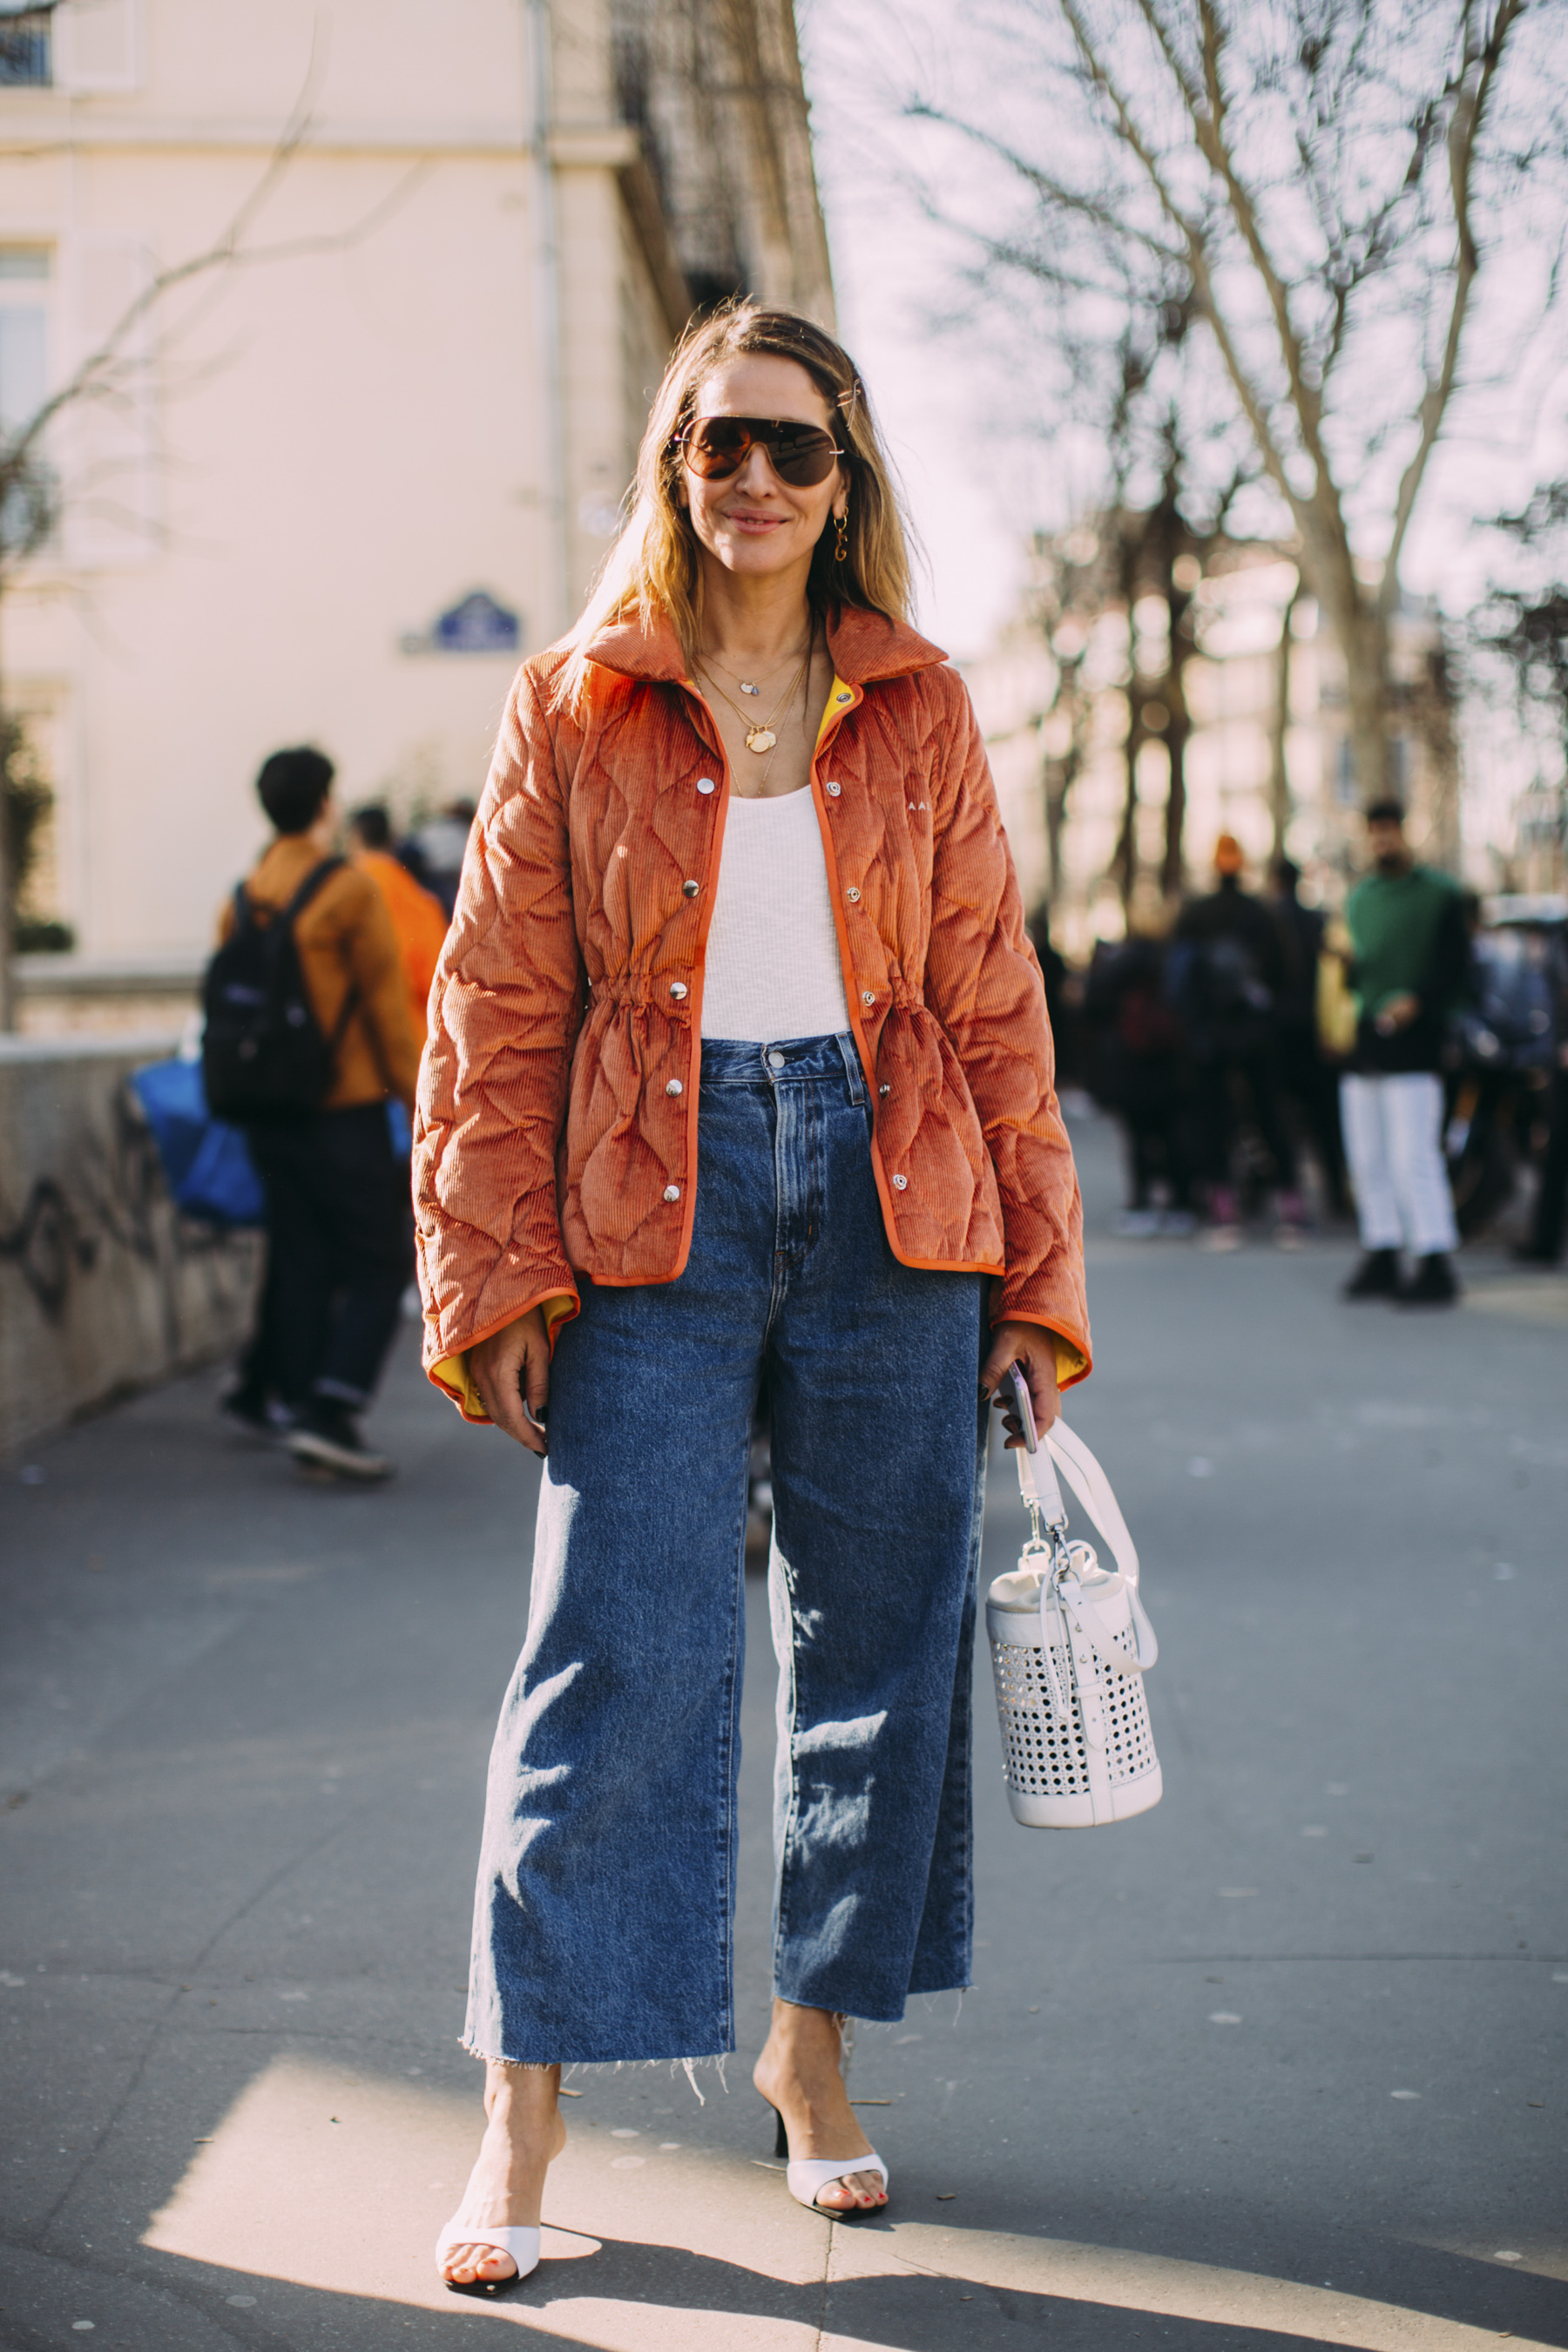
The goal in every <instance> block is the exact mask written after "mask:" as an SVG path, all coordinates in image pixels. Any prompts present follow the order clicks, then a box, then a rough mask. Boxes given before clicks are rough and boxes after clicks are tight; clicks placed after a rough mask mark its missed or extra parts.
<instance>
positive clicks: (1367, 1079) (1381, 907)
mask: <svg viewBox="0 0 1568 2352" xmlns="http://www.w3.org/2000/svg"><path fill="white" fill-rule="evenodd" d="M1366 829H1367V842H1368V846H1369V847H1370V849H1371V851H1372V860H1373V871H1372V873H1371V874H1369V875H1368V877H1366V879H1365V880H1364V881H1363V882H1362V883H1360V884H1358V886H1357V887H1356V888H1355V889H1354V890H1353V891H1352V893H1351V897H1350V900H1349V903H1348V905H1347V906H1346V908H1345V921H1346V924H1347V925H1348V927H1349V929H1350V934H1351V940H1352V947H1353V950H1354V962H1353V964H1352V969H1351V973H1350V978H1351V981H1352V986H1353V987H1354V989H1355V992H1356V994H1357V995H1358V997H1359V998H1360V1000H1361V1015H1360V1020H1359V1023H1358V1025H1357V1031H1356V1044H1355V1059H1354V1067H1353V1069H1352V1070H1351V1071H1349V1072H1347V1073H1346V1075H1345V1076H1343V1077H1342V1079H1341V1080H1340V1116H1341V1122H1342V1127H1343V1129H1344V1139H1345V1157H1346V1159H1347V1160H1349V1162H1350V1171H1351V1181H1352V1184H1353V1186H1354V1188H1355V1198H1356V1215H1357V1220H1358V1222H1359V1224H1360V1228H1361V1245H1362V1253H1363V1255H1362V1260H1361V1264H1360V1265H1358V1266H1357V1268H1356V1270H1355V1272H1354V1273H1353V1274H1352V1276H1351V1278H1350V1280H1349V1282H1347V1283H1346V1285H1345V1297H1347V1298H1397V1299H1399V1300H1400V1301H1401V1302H1402V1303H1403V1304H1405V1305H1406V1306H1411V1307H1446V1306H1449V1305H1451V1304H1452V1302H1453V1301H1454V1299H1456V1298H1457V1297H1458V1295H1459V1286H1458V1281H1457V1280H1456V1278H1455V1275H1454V1269H1453V1267H1452V1265H1450V1263H1449V1257H1450V1253H1451V1252H1452V1251H1453V1250H1454V1249H1456V1248H1457V1247H1458V1231H1457V1229H1456V1227H1455V1223H1454V1203H1453V1199H1452V1196H1451V1194H1450V1192H1449V1190H1448V1173H1447V1169H1446V1168H1445V1166H1444V1164H1443V1148H1442V1125H1443V1087H1442V1081H1441V1080H1440V1078H1439V1077H1438V1076H1437V1064H1438V1059H1439V1056H1440V1055H1441V1052H1442V1046H1443V1023H1444V1017H1445V1015H1446V1013H1447V1010H1448V1008H1449V1006H1450V1005H1451V1004H1453V1003H1455V1002H1456V1000H1457V999H1458V997H1459V996H1460V994H1461V993H1462V992H1463V990H1464V987H1465V982H1466V977H1467V973H1468V963H1469V942H1468V937H1467V935H1466V930H1465V923H1464V914H1463V908H1462V905H1461V901H1460V898H1459V893H1458V889H1457V887H1455V885H1454V884H1453V882H1451V881H1450V880H1449V878H1448V877H1447V875H1446V874H1437V873H1434V872H1433V871H1432V870H1431V868H1430V867H1427V866H1416V865H1415V864H1414V863H1413V861H1412V859H1411V856H1410V851H1409V848H1408V846H1407V845H1406V843H1405V813H1404V811H1403V810H1402V809H1401V808H1400V806H1399V804H1398V803H1397V802H1394V801H1383V802H1379V803H1376V804H1375V805H1374V806H1373V807H1372V808H1369V809H1368V811H1367V812H1366ZM1402 1247H1403V1248H1404V1249H1405V1250H1406V1251H1407V1252H1408V1253H1409V1255H1410V1257H1411V1259H1412V1261H1413V1269H1412V1272H1411V1274H1410V1276H1408V1278H1405V1277H1404V1276H1401V1273H1400V1266H1399V1253H1400V1250H1401V1248H1402Z"/></svg>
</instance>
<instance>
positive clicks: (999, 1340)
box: [980, 1323, 1062, 1445]
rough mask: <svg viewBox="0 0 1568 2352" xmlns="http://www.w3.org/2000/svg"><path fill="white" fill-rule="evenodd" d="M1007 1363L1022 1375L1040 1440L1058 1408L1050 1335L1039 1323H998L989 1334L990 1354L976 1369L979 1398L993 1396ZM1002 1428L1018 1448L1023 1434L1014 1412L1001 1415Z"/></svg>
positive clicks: (1053, 1339) (1054, 1351) (1054, 1365)
mask: <svg viewBox="0 0 1568 2352" xmlns="http://www.w3.org/2000/svg"><path fill="white" fill-rule="evenodd" d="M1009 1364H1016V1365H1018V1366H1019V1368H1020V1370H1022V1372H1023V1375H1024V1379H1025V1381H1026V1384H1027V1387H1028V1391H1029V1402H1030V1403H1031V1404H1032V1405H1033V1406H1034V1408H1035V1427H1036V1429H1037V1431H1038V1433H1039V1434H1040V1435H1041V1436H1042V1437H1043V1436H1044V1435H1045V1433H1046V1432H1047V1429H1049V1427H1050V1425H1051V1423H1052V1422H1053V1421H1055V1419H1056V1418H1057V1415H1058V1413H1059V1412H1060V1411H1061V1409H1062V1401H1061V1395H1060V1391H1058V1387H1057V1350H1056V1340H1055V1338H1054V1335H1053V1334H1052V1333H1051V1332H1049V1331H1047V1329H1046V1328H1045V1326H1044V1324H1043V1323H998V1324H997V1326H996V1328H995V1329H994V1331H993V1332H992V1334H991V1352H990V1354H989V1355H988V1356H987V1357H986V1359H985V1361H984V1363H983V1364H982V1365H981V1367H980V1391H981V1394H982V1395H983V1396H987V1397H988V1396H991V1395H993V1394H994V1391H995V1388H996V1383H997V1381H999V1380H1000V1379H1001V1378H1002V1375H1003V1373H1004V1372H1005V1370H1006V1369H1007V1367H1008V1365H1009ZM1002 1420H1003V1425H1004V1426H1005V1429H1006V1432H1007V1439H1006V1442H1007V1444H1009V1445H1022V1444H1023V1443H1024V1433H1023V1431H1022V1429H1021V1428H1020V1427H1019V1425H1018V1416H1017V1414H1016V1412H1005V1413H1004V1414H1003V1416H1002Z"/></svg>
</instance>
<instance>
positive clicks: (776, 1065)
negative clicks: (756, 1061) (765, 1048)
mask: <svg viewBox="0 0 1568 2352" xmlns="http://www.w3.org/2000/svg"><path fill="white" fill-rule="evenodd" d="M768 1067H769V1069H770V1070H782V1069H783V1067H784V1055H782V1054H770V1055H768Z"/></svg>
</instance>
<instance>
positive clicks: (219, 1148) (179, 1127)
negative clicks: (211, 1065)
mask: <svg viewBox="0 0 1568 2352" xmlns="http://www.w3.org/2000/svg"><path fill="white" fill-rule="evenodd" d="M131 1084H132V1087H134V1088H135V1091H136V1098H137V1100H138V1101H139V1102H140V1103H141V1105H142V1109H143V1111H144V1112H145V1113H146V1115H147V1124H148V1126H149V1127H150V1128H151V1129H152V1130H153V1137H154V1139H155V1140H156V1142H157V1146H158V1151H159V1156H160V1158H161V1159H162V1160H163V1172H164V1174H165V1175H166V1176H167V1178H168V1180H169V1191H170V1192H171V1193H172V1194H173V1196H174V1205H175V1207H176V1208H179V1209H182V1210H183V1211H184V1213H185V1215H186V1216H187V1217H199V1218H201V1219H202V1220H203V1222H204V1223H207V1224H213V1225H259V1224H263V1223H265V1222H266V1209H267V1203H266V1198H265V1195H264V1194H263V1192H262V1190H261V1180H260V1178H259V1177H258V1175H257V1172H256V1170H255V1168H254V1167H253V1166H252V1164H251V1158H250V1151H249V1148H248V1146H247V1143H246V1140H245V1135H244V1132H243V1130H242V1129H239V1128H237V1127H230V1126H229V1125H228V1124H227V1123H226V1120H224V1119H221V1118H214V1117H213V1115H212V1113H211V1112H210V1111H209V1110H208V1108H207V1098H206V1095H205V1092H204V1090H203V1087H202V1066H201V1064H200V1063H199V1062H180V1061H173V1062H149V1063H148V1064H147V1066H146V1067H145V1068H144V1069H140V1070H135V1071H133V1072H132V1077H131Z"/></svg>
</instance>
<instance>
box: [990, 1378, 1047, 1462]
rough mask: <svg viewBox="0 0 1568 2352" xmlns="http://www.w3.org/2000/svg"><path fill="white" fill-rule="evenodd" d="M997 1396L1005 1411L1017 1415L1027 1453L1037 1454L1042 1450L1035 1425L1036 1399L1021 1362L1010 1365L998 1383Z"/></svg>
mask: <svg viewBox="0 0 1568 2352" xmlns="http://www.w3.org/2000/svg"><path fill="white" fill-rule="evenodd" d="M996 1398H997V1402H998V1403H999V1404H1000V1405H1001V1407H1002V1409H1003V1411H1004V1412H1010V1413H1012V1414H1014V1415H1015V1416H1016V1420H1017V1423H1018V1427H1019V1428H1020V1430H1021V1431H1022V1432H1023V1436H1024V1451H1025V1453H1026V1454H1037V1453H1038V1452H1039V1450H1040V1440H1039V1433H1038V1432H1037V1430H1036V1427H1035V1405H1034V1400H1033V1398H1032V1397H1031V1396H1030V1394H1029V1383H1028V1381H1026V1379H1025V1378H1024V1369H1023V1366H1022V1365H1021V1364H1009V1365H1008V1367H1007V1369H1006V1370H1005V1372H1004V1373H1003V1375H1002V1378H1001V1380H1000V1381H998V1382H997V1384H996Z"/></svg>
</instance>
